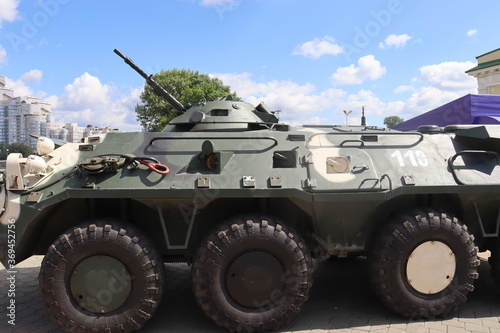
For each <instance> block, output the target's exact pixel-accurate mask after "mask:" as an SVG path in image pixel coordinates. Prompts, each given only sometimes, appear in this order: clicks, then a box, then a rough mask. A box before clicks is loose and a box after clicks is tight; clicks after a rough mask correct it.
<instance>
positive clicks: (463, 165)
mask: <svg viewBox="0 0 500 333" xmlns="http://www.w3.org/2000/svg"><path fill="white" fill-rule="evenodd" d="M117 53H118V54H119V55H120V56H122V58H124V59H125V61H126V62H127V63H128V64H129V65H131V66H132V67H134V66H135V64H133V62H132V61H131V60H130V59H128V58H125V57H124V56H123V55H121V53H119V52H117ZM134 68H135V69H136V70H137V69H138V68H137V66H135V67H134ZM141 72H142V71H140V73H141ZM142 74H144V72H142ZM142 74H141V75H142ZM143 76H144V77H145V79H146V81H147V82H148V84H150V85H152V87H153V88H154V89H155V91H159V93H160V94H161V95H162V96H164V97H165V98H166V99H167V101H169V102H170V103H172V104H173V105H174V106H175V107H176V108H177V109H178V110H179V111H180V112H182V114H181V115H180V116H179V117H178V118H175V119H173V120H172V121H171V122H170V123H169V124H168V125H167V126H166V128H165V130H164V131H163V132H159V133H147V132H136V133H120V132H114V133H107V134H100V135H94V136H90V137H88V138H86V139H85V140H84V142H81V143H67V144H64V145H62V146H60V147H57V148H56V147H55V146H54V145H53V144H52V143H51V141H50V139H47V138H39V142H38V143H39V145H38V149H37V154H36V155H32V156H28V157H24V156H22V155H21V154H10V155H9V156H8V158H7V165H6V171H5V173H4V176H3V184H2V187H1V192H0V205H1V207H2V210H1V213H0V214H1V217H0V221H1V224H0V261H1V262H2V264H3V265H4V266H5V267H6V268H7V269H8V270H14V269H15V265H16V264H17V263H19V262H21V261H22V260H24V259H26V258H28V257H29V256H31V255H34V254H44V255H45V257H44V259H43V262H42V264H41V269H40V275H39V282H40V291H41V295H42V298H43V301H44V302H45V304H46V307H47V309H48V311H49V312H50V313H51V315H52V317H53V319H54V320H55V321H56V322H57V323H59V324H60V325H61V326H62V327H64V329H65V330H66V331H68V332H74V331H82V332H131V331H134V330H137V329H140V328H141V327H142V325H143V324H144V323H145V322H146V321H147V320H148V319H149V318H150V317H151V316H153V314H154V312H155V310H156V309H157V307H158V304H159V302H160V301H161V300H162V298H163V297H164V295H163V284H164V275H165V272H164V263H168V262H179V261H184V262H187V263H188V264H190V265H191V267H192V281H193V291H194V297H195V299H196V301H197V302H198V304H199V305H200V308H201V310H200V311H203V312H204V313H205V314H206V315H207V316H208V317H209V318H211V319H212V320H213V321H214V322H215V323H216V324H217V325H220V326H222V327H224V328H225V329H227V330H228V331H231V332H240V331H242V332H251V331H256V332H257V331H259V332H260V331H269V330H273V329H277V328H279V327H280V326H281V325H283V324H285V323H287V322H288V321H290V320H293V317H294V316H295V315H296V314H297V313H298V312H299V311H300V309H301V307H302V305H303V304H304V302H306V301H307V298H308V295H309V290H310V288H311V286H312V277H313V268H314V263H315V262H317V261H320V260H323V259H326V258H329V257H339V258H344V257H348V256H356V255H365V256H367V257H368V263H369V265H368V267H369V276H370V280H371V285H372V286H373V288H374V290H375V291H376V293H377V294H378V295H379V296H380V299H381V302H382V303H384V304H385V305H386V306H387V307H388V308H389V309H391V310H393V311H395V312H396V313H398V314H400V315H402V316H405V317H419V318H432V317H439V316H444V315H446V314H447V313H449V312H451V311H454V310H455V309H457V308H458V307H459V306H460V304H461V303H463V302H465V301H466V300H467V295H468V294H469V293H470V292H472V291H473V289H474V286H473V285H474V281H475V280H476V279H477V277H478V273H477V268H478V265H479V262H480V261H479V260H478V257H477V253H478V251H485V250H490V251H491V253H492V256H491V259H490V263H491V267H492V273H493V275H494V277H495V279H496V282H497V284H500V241H499V228H500V208H499V202H500V196H499V190H500V167H499V159H498V154H499V153H500V128H499V127H496V126H490V125H485V126H448V127H445V128H438V127H432V126H431V127H429V126H427V127H424V128H422V129H421V131H415V132H398V131H392V130H389V129H383V128H377V127H371V126H366V125H362V126H334V125H331V126H326V125H322V126H290V125H288V124H283V123H280V122H279V121H278V118H277V117H276V115H275V114H273V112H271V111H270V110H269V109H268V108H267V107H266V106H265V105H264V104H261V105H259V106H257V107H254V106H253V105H250V104H248V103H244V102H239V101H232V100H230V99H222V100H219V101H202V102H200V103H199V104H197V105H194V106H190V107H185V106H184V105H182V104H181V103H179V102H178V101H177V100H176V99H175V98H173V97H172V96H171V95H170V94H169V93H168V92H165V91H164V90H163V92H162V88H161V87H160V86H159V85H158V84H157V83H156V82H154V80H153V78H152V77H151V76H147V75H146V74H144V75H143ZM169 96H170V97H169ZM332 264H334V262H333V263H332ZM164 301H166V302H170V301H172V300H170V299H169V297H168V295H165V300H164ZM165 329H167V330H168V327H166V328H165Z"/></svg>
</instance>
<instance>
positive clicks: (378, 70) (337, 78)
mask: <svg viewBox="0 0 500 333" xmlns="http://www.w3.org/2000/svg"><path fill="white" fill-rule="evenodd" d="M385 72H386V69H385V67H382V66H381V65H380V61H378V60H376V59H375V56H373V55H371V54H370V55H367V56H364V57H361V58H359V60H358V66H357V67H356V66H355V65H354V64H352V65H350V66H349V67H340V68H338V69H337V71H336V72H335V73H334V74H333V75H332V81H333V84H335V85H345V84H360V83H363V82H364V81H365V80H367V79H370V80H376V79H378V78H380V77H381V76H383V75H384V74H385Z"/></svg>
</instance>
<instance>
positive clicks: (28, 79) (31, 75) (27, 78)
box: [21, 69, 43, 83]
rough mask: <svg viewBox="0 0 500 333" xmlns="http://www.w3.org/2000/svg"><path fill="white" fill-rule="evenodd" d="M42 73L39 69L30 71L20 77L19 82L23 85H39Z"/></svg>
mask: <svg viewBox="0 0 500 333" xmlns="http://www.w3.org/2000/svg"><path fill="white" fill-rule="evenodd" d="M42 75H43V73H42V71H41V70H39V69H32V70H30V71H29V72H26V73H24V74H23V76H21V81H23V82H24V83H40V81H41V80H42Z"/></svg>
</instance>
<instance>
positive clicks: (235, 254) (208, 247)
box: [192, 215, 312, 332]
mask: <svg viewBox="0 0 500 333" xmlns="http://www.w3.org/2000/svg"><path fill="white" fill-rule="evenodd" d="M192 273H193V289H194V294H195V297H196V300H197V302H198V304H199V305H200V306H201V308H202V309H203V311H204V312H205V314H206V315H207V316H208V317H209V318H211V319H212V320H214V321H215V322H216V323H217V324H218V325H219V326H222V327H225V328H226V329H228V330H229V331H231V332H254V331H259V332H260V331H269V330H275V329H277V328H278V327H280V326H281V325H283V324H285V323H286V322H288V321H289V320H290V319H291V318H292V317H293V316H295V315H296V314H297V313H298V312H299V311H300V309H301V306H302V304H303V303H304V302H305V301H306V300H307V298H308V295H309V289H310V287H311V285H312V282H311V279H312V264H311V256H310V253H309V252H308V251H307V248H306V246H305V244H304V241H303V240H302V238H301V237H300V236H299V235H298V234H297V233H295V232H294V231H293V230H292V229H291V228H288V227H286V226H285V225H284V224H283V223H280V222H278V221H277V220H274V219H272V218H270V217H267V216H264V217H259V216H254V215H251V216H241V217H236V218H232V219H229V220H228V221H226V222H225V223H223V224H222V225H220V226H219V227H217V228H216V229H215V230H214V231H213V232H212V233H211V234H210V236H209V237H208V239H207V240H206V241H205V242H203V243H202V245H201V246H200V248H199V250H198V254H197V256H196V258H195V260H194V263H193V268H192Z"/></svg>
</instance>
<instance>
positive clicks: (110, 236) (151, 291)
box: [39, 220, 164, 333]
mask: <svg viewBox="0 0 500 333" xmlns="http://www.w3.org/2000/svg"><path fill="white" fill-rule="evenodd" d="M163 271H164V266H163V261H162V259H161V257H160V256H159V255H158V253H157V251H156V250H155V249H154V247H153V244H152V243H151V241H150V240H148V238H147V237H146V236H145V235H144V234H143V233H142V232H140V231H139V230H136V229H135V228H134V227H132V226H131V225H129V224H126V223H124V222H120V221H111V220H92V221H89V222H88V223H86V224H84V225H81V226H78V227H75V228H72V229H71V230H68V231H67V232H65V233H63V234H62V235H61V236H60V237H59V238H58V240H57V241H56V242H55V243H54V244H53V245H52V246H51V247H50V248H49V250H48V252H47V254H46V256H45V258H44V259H43V262H42V265H41V269H40V275H39V283H40V294H41V296H42V299H43V301H44V302H45V307H46V308H47V310H48V311H49V312H50V313H51V314H52V318H53V320H54V321H55V322H57V323H58V324H60V325H61V326H63V327H64V329H65V330H66V331H67V332H74V331H79V332H103V333H104V332H106V333H110V332H132V331H135V330H137V329H139V328H141V327H142V325H143V324H144V323H145V322H146V321H147V320H148V319H149V318H150V317H151V316H152V315H153V313H154V311H155V310H156V308H157V307H158V304H159V302H160V300H161V297H162V292H163V276H164V273H163Z"/></svg>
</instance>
